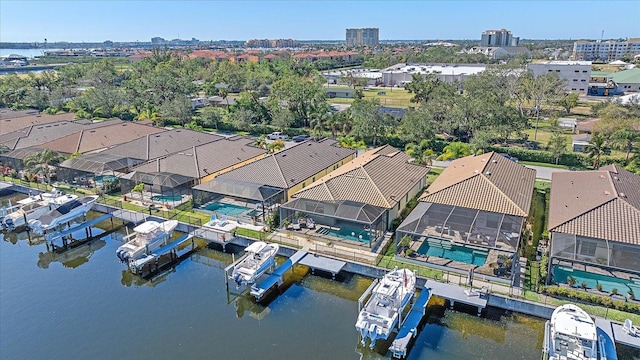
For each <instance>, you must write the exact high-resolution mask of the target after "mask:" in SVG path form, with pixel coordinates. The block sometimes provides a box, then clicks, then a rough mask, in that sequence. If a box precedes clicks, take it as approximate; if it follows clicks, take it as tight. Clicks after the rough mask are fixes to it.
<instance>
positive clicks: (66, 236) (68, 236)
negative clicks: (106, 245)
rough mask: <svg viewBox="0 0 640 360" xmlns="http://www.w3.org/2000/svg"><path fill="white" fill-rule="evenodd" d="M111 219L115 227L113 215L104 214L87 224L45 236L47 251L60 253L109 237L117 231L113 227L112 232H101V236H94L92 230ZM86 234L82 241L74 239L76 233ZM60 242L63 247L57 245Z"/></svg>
mask: <svg viewBox="0 0 640 360" xmlns="http://www.w3.org/2000/svg"><path fill="white" fill-rule="evenodd" d="M109 219H111V225H113V217H112V215H111V214H104V215H102V216H99V217H97V218H95V219H93V220H89V221H86V222H83V223H82V224H80V225H77V226H74V227H70V228H68V229H66V230H63V231H59V232H53V233H50V234H45V243H46V245H47V250H51V251H60V250H62V249H67V248H69V247H76V246H79V245H82V244H84V243H86V242H88V241H91V240H93V239H94V238H95V237H98V236H99V237H103V236H105V235H108V234H109V233H111V232H113V231H115V230H117V229H114V228H113V226H112V230H111V231H108V232H101V233H99V234H96V235H95V236H94V235H93V230H92V229H91V226H93V225H95V224H97V223H100V222H102V221H105V220H109ZM83 229H84V232H85V237H84V238H82V239H74V238H73V236H72V234H73V233H75V232H78V231H80V230H83ZM58 240H62V246H59V245H56V241H58Z"/></svg>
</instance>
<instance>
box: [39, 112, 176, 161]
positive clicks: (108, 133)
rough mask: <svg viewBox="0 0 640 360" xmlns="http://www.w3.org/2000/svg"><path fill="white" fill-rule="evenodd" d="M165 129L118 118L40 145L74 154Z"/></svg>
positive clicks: (102, 147) (103, 147) (120, 142)
mask: <svg viewBox="0 0 640 360" xmlns="http://www.w3.org/2000/svg"><path fill="white" fill-rule="evenodd" d="M163 131H166V130H165V129H162V128H156V127H153V126H148V125H141V124H136V123H134V122H129V121H122V120H117V122H116V123H114V124H109V125H108V126H101V127H95V128H83V129H81V130H80V131H77V132H74V133H73V134H69V135H67V136H64V137H61V138H58V139H56V140H53V141H49V142H46V143H43V144H42V145H40V147H42V148H44V149H51V150H52V151H56V152H60V153H67V154H73V153H76V152H79V153H83V154H84V153H87V152H91V151H95V150H100V149H106V148H108V147H110V146H114V145H117V144H122V143H125V142H127V141H131V140H134V139H137V138H140V137H143V136H146V135H148V134H155V133H159V132H163Z"/></svg>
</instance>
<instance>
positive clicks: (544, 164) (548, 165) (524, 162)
mask: <svg viewBox="0 0 640 360" xmlns="http://www.w3.org/2000/svg"><path fill="white" fill-rule="evenodd" d="M518 162H519V163H520V164H523V165H531V166H544V167H548V168H554V169H567V170H568V169H569V167H568V166H567V165H556V164H547V163H541V162H535V161H518Z"/></svg>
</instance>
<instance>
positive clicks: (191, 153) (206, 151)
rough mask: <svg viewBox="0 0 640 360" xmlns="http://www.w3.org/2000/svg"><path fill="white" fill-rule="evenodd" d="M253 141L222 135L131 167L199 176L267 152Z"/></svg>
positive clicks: (193, 176)
mask: <svg viewBox="0 0 640 360" xmlns="http://www.w3.org/2000/svg"><path fill="white" fill-rule="evenodd" d="M253 143H254V141H253V140H251V139H249V138H247V137H242V136H236V137H231V138H221V139H218V140H215V141H212V142H209V143H206V144H202V145H198V146H192V147H190V148H188V149H184V150H183V151H180V152H178V153H174V154H172V155H169V156H164V157H161V158H157V159H155V160H151V161H149V162H146V163H144V164H140V165H137V166H134V167H133V168H131V171H132V172H133V171H138V172H144V173H153V172H164V173H171V174H178V175H183V176H188V177H192V178H198V179H199V178H202V177H205V176H207V175H209V174H213V173H216V172H218V171H221V170H224V169H227V168H229V167H232V166H234V165H236V164H239V163H241V162H244V161H247V160H249V159H252V158H254V157H258V156H260V155H262V154H266V153H267V150H265V149H260V148H258V147H255V146H253V145H252V144H253Z"/></svg>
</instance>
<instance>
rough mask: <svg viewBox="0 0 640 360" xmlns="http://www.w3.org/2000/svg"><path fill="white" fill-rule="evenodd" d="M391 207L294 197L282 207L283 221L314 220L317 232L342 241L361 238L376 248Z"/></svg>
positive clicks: (360, 240)
mask: <svg viewBox="0 0 640 360" xmlns="http://www.w3.org/2000/svg"><path fill="white" fill-rule="evenodd" d="M386 213H387V209H385V208H382V207H378V206H373V205H369V204H365V203H361V202H356V201H351V200H342V201H317V200H310V199H303V198H294V199H292V200H291V201H289V202H287V203H286V204H284V205H282V206H281V207H280V222H281V223H283V222H284V221H285V220H286V221H287V222H289V223H294V222H295V221H300V220H301V219H304V220H302V221H305V222H306V221H308V220H307V219H312V221H313V223H314V224H315V231H316V232H317V233H318V234H320V235H324V236H330V237H333V238H337V239H340V240H346V241H357V242H359V243H365V244H367V245H368V246H369V247H372V246H373V244H375V243H376V242H377V241H378V240H380V239H381V238H382V237H383V235H384V232H385V229H386V220H387V219H386Z"/></svg>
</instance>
